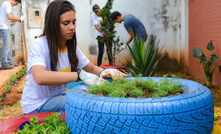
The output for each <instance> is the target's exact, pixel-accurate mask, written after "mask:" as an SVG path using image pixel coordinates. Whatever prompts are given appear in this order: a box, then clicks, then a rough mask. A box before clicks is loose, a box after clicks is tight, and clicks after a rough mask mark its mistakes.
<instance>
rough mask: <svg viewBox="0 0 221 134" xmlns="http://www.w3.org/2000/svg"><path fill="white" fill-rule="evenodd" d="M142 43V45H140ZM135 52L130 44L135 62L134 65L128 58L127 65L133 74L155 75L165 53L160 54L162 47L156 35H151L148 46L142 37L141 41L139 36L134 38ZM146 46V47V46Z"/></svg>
mask: <svg viewBox="0 0 221 134" xmlns="http://www.w3.org/2000/svg"><path fill="white" fill-rule="evenodd" d="M139 44H140V45H139ZM134 46H135V52H134V51H133V50H132V48H131V47H130V46H129V45H128V47H129V51H130V54H131V56H132V59H133V60H134V62H135V65H133V64H132V63H131V62H130V61H128V60H126V61H127V63H128V67H127V66H125V67H126V68H127V69H128V71H129V73H131V74H132V76H136V77H137V76H138V75H141V76H153V74H154V72H155V71H156V69H157V67H158V66H159V63H160V61H161V59H162V58H163V56H164V55H159V53H160V52H161V49H162V48H161V49H160V48H159V41H158V42H157V41H156V36H153V35H151V36H150V39H149V42H148V44H147V46H145V43H144V41H143V40H142V39H141V41H140V43H139V40H138V37H137V36H136V37H135V38H134ZM145 47H146V48H145Z"/></svg>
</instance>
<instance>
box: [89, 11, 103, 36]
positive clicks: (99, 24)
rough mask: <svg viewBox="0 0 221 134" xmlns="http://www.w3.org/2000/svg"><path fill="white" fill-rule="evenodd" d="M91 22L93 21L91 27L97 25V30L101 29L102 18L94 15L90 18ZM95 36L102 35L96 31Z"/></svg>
mask: <svg viewBox="0 0 221 134" xmlns="http://www.w3.org/2000/svg"><path fill="white" fill-rule="evenodd" d="M92 21H93V25H97V24H98V26H99V28H101V21H102V17H99V16H97V15H96V14H95V15H94V16H93V17H92ZM97 36H101V37H102V36H103V34H102V33H101V32H99V31H97Z"/></svg>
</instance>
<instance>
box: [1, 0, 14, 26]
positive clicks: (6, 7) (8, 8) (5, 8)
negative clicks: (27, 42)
mask: <svg viewBox="0 0 221 134" xmlns="http://www.w3.org/2000/svg"><path fill="white" fill-rule="evenodd" d="M11 12H12V5H11V4H10V2H9V1H5V2H3V3H2V6H1V9H0V29H9V26H10V24H11V21H10V20H9V19H8V16H7V14H9V13H11Z"/></svg>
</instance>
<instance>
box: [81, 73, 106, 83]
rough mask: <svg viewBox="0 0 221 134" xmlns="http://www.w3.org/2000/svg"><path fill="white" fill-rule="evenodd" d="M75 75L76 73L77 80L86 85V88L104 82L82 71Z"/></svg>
mask: <svg viewBox="0 0 221 134" xmlns="http://www.w3.org/2000/svg"><path fill="white" fill-rule="evenodd" d="M77 73H78V80H82V81H83V83H85V84H87V85H88V86H92V85H95V84H96V85H101V84H103V83H104V82H105V81H106V80H104V79H103V78H100V77H98V76H97V75H95V74H92V73H87V72H85V71H83V70H82V69H78V70H77Z"/></svg>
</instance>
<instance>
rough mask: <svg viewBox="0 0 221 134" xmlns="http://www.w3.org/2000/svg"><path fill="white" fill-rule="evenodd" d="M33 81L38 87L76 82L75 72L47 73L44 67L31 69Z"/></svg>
mask: <svg viewBox="0 0 221 134" xmlns="http://www.w3.org/2000/svg"><path fill="white" fill-rule="evenodd" d="M31 72H32V75H33V77H34V80H35V81H36V83H37V84H39V85H61V84H65V83H69V82H74V81H77V80H78V74H77V72H57V71H47V70H46V68H45V67H44V66H41V65H35V66H33V67H31Z"/></svg>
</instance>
